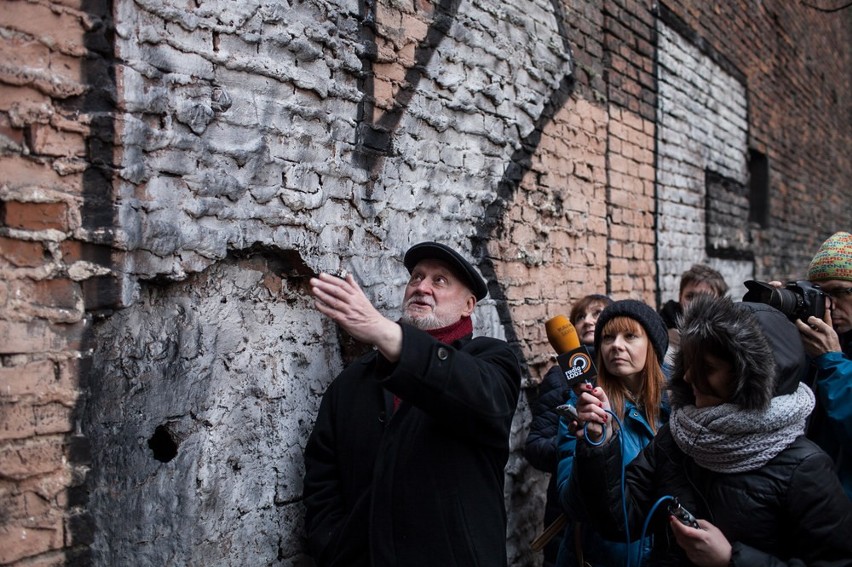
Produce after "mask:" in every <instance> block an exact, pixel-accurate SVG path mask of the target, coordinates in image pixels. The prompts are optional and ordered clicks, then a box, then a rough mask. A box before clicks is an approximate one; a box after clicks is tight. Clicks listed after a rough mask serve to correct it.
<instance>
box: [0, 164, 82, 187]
mask: <svg viewBox="0 0 852 567" xmlns="http://www.w3.org/2000/svg"><path fill="white" fill-rule="evenodd" d="M0 171H2V172H3V183H4V184H5V185H6V186H7V187H9V188H10V189H15V188H20V187H27V188H29V187H43V188H45V189H53V190H56V191H60V192H62V193H68V194H72V195H79V194H81V192H82V187H83V185H82V174H77V175H65V176H62V175H59V174H58V173H57V172H56V171H54V170H53V169H52V168H51V167H50V164H49V163H43V162H41V161H39V160H38V159H34V158H31V157H22V156H2V157H0Z"/></svg>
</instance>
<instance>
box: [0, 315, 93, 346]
mask: <svg viewBox="0 0 852 567" xmlns="http://www.w3.org/2000/svg"><path fill="white" fill-rule="evenodd" d="M84 328H85V324H84V323H83V322H78V323H73V324H65V325H55V324H51V323H48V322H47V321H44V320H39V319H35V320H31V321H26V322H20V321H2V320H0V354H24V353H35V352H66V351H68V350H76V349H77V348H79V346H80V345H79V341H80V339H81V336H82V332H83V330H84Z"/></svg>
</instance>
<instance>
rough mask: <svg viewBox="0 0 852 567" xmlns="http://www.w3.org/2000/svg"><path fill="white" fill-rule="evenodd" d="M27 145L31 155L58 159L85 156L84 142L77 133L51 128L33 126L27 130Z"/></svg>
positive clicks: (38, 125) (40, 125)
mask: <svg viewBox="0 0 852 567" xmlns="http://www.w3.org/2000/svg"><path fill="white" fill-rule="evenodd" d="M28 137H29V145H30V149H31V150H32V152H33V154H35V155H44V156H58V157H82V156H84V155H86V140H85V139H84V138H83V136H82V135H81V134H80V133H78V132H63V131H61V130H57V129H56V128H53V127H51V126H46V125H43V124H33V125H32V126H30V128H29V136H28Z"/></svg>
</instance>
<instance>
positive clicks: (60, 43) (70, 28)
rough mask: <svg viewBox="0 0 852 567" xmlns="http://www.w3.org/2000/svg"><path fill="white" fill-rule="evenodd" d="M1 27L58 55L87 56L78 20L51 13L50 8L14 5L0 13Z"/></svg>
mask: <svg viewBox="0 0 852 567" xmlns="http://www.w3.org/2000/svg"><path fill="white" fill-rule="evenodd" d="M0 27H4V28H11V29H13V30H17V31H21V32H24V33H25V34H27V35H30V36H33V37H35V38H38V39H39V41H40V42H41V43H44V44H45V45H54V46H55V49H57V50H58V51H61V52H65V53H76V54H79V55H85V53H86V48H85V45H84V44H83V32H84V30H83V22H82V21H81V18H80V17H78V16H75V15H73V14H71V13H68V12H63V11H58V10H57V11H54V10H51V8H50V5H49V4H33V3H30V2H16V3H15V7H14V9H6V10H0Z"/></svg>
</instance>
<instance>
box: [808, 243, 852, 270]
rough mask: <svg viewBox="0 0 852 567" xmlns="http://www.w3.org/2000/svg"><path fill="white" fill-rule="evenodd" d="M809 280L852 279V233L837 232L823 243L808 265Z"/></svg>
mask: <svg viewBox="0 0 852 567" xmlns="http://www.w3.org/2000/svg"><path fill="white" fill-rule="evenodd" d="M808 280H809V281H812V282H819V281H824V280H846V281H852V234H849V233H848V232H835V233H834V234H832V235H831V236H830V237H829V239H828V240H826V241H825V242H823V243H822V246H820V247H819V250H818V251H817V253H816V255H815V256H814V259H813V260H811V265H810V266H809V267H808Z"/></svg>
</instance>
